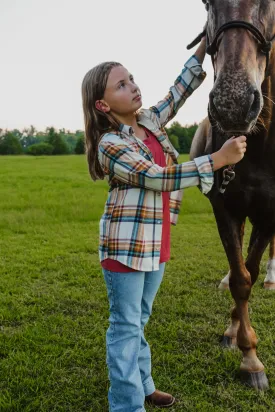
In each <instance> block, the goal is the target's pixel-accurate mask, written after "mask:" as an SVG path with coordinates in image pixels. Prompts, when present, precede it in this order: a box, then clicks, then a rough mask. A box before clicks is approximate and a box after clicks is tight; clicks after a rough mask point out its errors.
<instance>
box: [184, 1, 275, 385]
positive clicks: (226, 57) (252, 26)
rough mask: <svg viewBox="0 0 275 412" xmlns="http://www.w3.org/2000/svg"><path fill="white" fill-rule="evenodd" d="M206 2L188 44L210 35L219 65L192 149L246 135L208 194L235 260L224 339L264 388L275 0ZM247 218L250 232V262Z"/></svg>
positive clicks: (273, 181) (273, 193) (274, 213)
mask: <svg viewBox="0 0 275 412" xmlns="http://www.w3.org/2000/svg"><path fill="white" fill-rule="evenodd" d="M202 1H203V3H204V4H205V6H206V9H207V23H206V26H205V31H204V33H202V34H201V35H199V36H198V38H197V39H195V41H194V42H193V43H192V44H191V45H190V48H191V47H192V46H193V45H195V44H197V43H198V42H199V41H200V39H201V38H202V37H203V36H204V35H206V38H207V44H208V46H207V52H208V53H209V54H210V55H211V58H212V65H213V68H214V84H213V88H212V90H211V92H210V94H209V104H208V117H209V120H210V123H211V138H210V139H208V141H207V142H206V145H205V147H204V148H203V147H202V146H203V145H198V146H197V147H198V149H196V148H195V146H194V147H193V148H192V152H193V155H194V156H195V157H197V156H201V155H203V154H210V153H212V152H213V151H217V150H219V149H220V148H221V146H222V144H223V143H224V142H225V141H226V140H227V139H228V138H229V137H231V136H238V135H243V134H245V135H246V136H247V151H246V154H245V156H244V158H243V159H242V160H241V161H240V162H239V163H238V164H236V165H235V167H234V165H228V167H227V168H226V169H225V170H223V171H218V172H215V176H214V184H213V187H212V189H211V191H210V192H209V194H207V196H208V198H209V200H210V202H211V205H212V208H213V212H214V215H215V219H216V223H217V227H218V231H219V235H220V238H221V241H222V244H223V246H224V250H225V253H226V255H227V259H228V262H229V267H230V279H229V288H230V292H231V295H232V297H233V299H234V302H235V306H234V308H233V310H232V312H231V324H230V326H229V327H228V329H227V330H226V331H225V332H224V336H223V344H224V346H226V347H228V346H229V347H232V346H234V345H235V343H236V344H237V346H238V347H239V349H240V350H241V351H242V355H243V357H242V361H241V364H240V376H241V378H242V380H243V382H244V383H245V384H247V385H249V386H251V387H253V388H255V389H256V390H265V389H267V388H268V386H269V383H268V379H267V376H266V373H265V368H264V365H263V363H262V362H261V361H260V360H259V358H258V356H257V352H256V344H257V337H256V333H255V331H254V329H253V328H252V326H251V323H250V318H249V311H248V299H249V296H250V293H251V288H252V286H253V285H254V283H255V282H256V280H257V278H258V275H259V266H260V262H261V259H262V255H263V253H264V251H265V249H266V247H267V246H268V244H269V243H270V242H271V240H272V238H273V237H274V236H275V162H274V159H275V127H274V123H275V105H274V103H273V101H272V96H274V95H275V44H274V41H273V40H274V38H275V1H274V0H202ZM194 144H195V143H194ZM234 175H235V178H234V179H233V177H234ZM232 179H233V180H232ZM228 182H229V183H228ZM227 183H228V184H227ZM246 218H249V220H250V221H251V223H252V231H251V236H250V242H249V250H248V255H247V258H246V260H244V258H243V255H242V238H243V232H244V223H245V220H246Z"/></svg>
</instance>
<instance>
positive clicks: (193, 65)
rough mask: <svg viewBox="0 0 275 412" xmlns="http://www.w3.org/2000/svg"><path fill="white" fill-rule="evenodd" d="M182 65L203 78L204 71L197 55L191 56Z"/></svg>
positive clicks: (204, 75) (199, 77)
mask: <svg viewBox="0 0 275 412" xmlns="http://www.w3.org/2000/svg"><path fill="white" fill-rule="evenodd" d="M184 67H186V68H187V69H189V70H190V71H191V72H192V73H193V74H194V76H196V77H197V78H198V79H200V80H204V79H205V77H206V72H205V71H204V70H203V68H202V65H201V64H200V62H199V60H198V59H197V57H196V56H195V55H194V56H191V57H190V59H189V60H187V62H186V63H185V65H184Z"/></svg>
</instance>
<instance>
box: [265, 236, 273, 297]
mask: <svg viewBox="0 0 275 412" xmlns="http://www.w3.org/2000/svg"><path fill="white" fill-rule="evenodd" d="M264 288H265V289H269V290H275V237H273V238H272V240H271V242H270V246H269V260H268V262H267V274H266V278H265V280H264Z"/></svg>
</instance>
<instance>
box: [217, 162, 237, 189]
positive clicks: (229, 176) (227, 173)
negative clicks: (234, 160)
mask: <svg viewBox="0 0 275 412" xmlns="http://www.w3.org/2000/svg"><path fill="white" fill-rule="evenodd" d="M234 168H235V165H229V166H227V168H226V169H224V171H223V181H222V184H221V187H220V189H219V192H220V193H222V194H224V192H225V189H226V188H227V185H228V183H229V182H231V180H233V179H234V178H235V172H234Z"/></svg>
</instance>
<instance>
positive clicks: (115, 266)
mask: <svg viewBox="0 0 275 412" xmlns="http://www.w3.org/2000/svg"><path fill="white" fill-rule="evenodd" d="M144 130H145V132H146V135H147V138H146V139H145V140H143V143H144V144H146V146H147V147H148V149H150V152H151V153H152V155H153V158H154V161H155V163H156V164H157V165H159V166H162V167H165V166H166V162H165V156H164V153H163V149H162V146H161V144H160V143H159V142H158V140H157V138H156V136H155V135H154V134H153V133H151V132H150V131H149V130H148V129H145V128H144ZM169 198H170V193H169V192H162V202H163V222H162V237H161V249H160V261H159V263H163V262H167V261H168V260H169V259H170V210H169ZM101 266H102V267H103V268H104V269H107V270H110V271H112V272H124V273H126V272H138V271H137V270H135V269H132V268H130V267H129V266H126V265H123V264H122V263H120V262H119V261H118V260H114V259H105V260H103V261H102V262H101Z"/></svg>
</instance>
